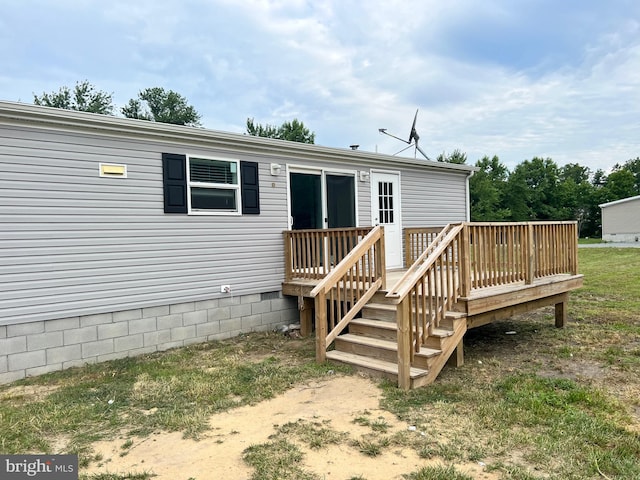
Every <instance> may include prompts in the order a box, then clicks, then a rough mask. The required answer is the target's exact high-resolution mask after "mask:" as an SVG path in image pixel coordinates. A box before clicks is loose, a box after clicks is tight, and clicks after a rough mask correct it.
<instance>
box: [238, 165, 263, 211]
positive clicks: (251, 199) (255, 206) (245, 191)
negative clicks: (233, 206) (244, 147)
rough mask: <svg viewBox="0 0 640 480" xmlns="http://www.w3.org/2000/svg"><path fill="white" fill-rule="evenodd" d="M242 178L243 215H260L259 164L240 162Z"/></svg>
mask: <svg viewBox="0 0 640 480" xmlns="http://www.w3.org/2000/svg"><path fill="white" fill-rule="evenodd" d="M240 177H241V179H242V186H241V188H242V213H243V214H244V215H247V214H248V215H258V214H260V188H259V181H258V163H257V162H240Z"/></svg>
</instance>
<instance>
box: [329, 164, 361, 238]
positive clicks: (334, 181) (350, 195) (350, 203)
mask: <svg viewBox="0 0 640 480" xmlns="http://www.w3.org/2000/svg"><path fill="white" fill-rule="evenodd" d="M325 182H326V186H327V227H328V228H345V227H355V226H356V187H355V178H354V177H353V176H348V175H333V174H327V175H326V176H325Z"/></svg>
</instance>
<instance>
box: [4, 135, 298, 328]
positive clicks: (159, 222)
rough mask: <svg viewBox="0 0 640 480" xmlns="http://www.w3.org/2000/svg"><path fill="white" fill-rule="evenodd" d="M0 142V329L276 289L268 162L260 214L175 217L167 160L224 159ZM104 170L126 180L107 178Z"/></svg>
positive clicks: (279, 208) (22, 138) (280, 192)
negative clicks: (103, 165)
mask: <svg viewBox="0 0 640 480" xmlns="http://www.w3.org/2000/svg"><path fill="white" fill-rule="evenodd" d="M0 142H2V146H3V147H2V150H1V152H0V223H1V224H2V233H1V234H0V239H1V240H2V248H1V249H0V305H1V306H2V308H1V309H0V322H2V323H16V322H24V321H36V320H43V319H51V318H62V317H69V316H74V315H87V314H93V313H102V312H105V311H115V310H126V309H128V308H140V307H146V306H153V305H157V304H167V303H178V302H184V301H192V300H199V299H204V298H211V297H216V296H217V297H220V296H221V294H220V285H222V284H230V285H231V286H232V293H233V294H234V295H239V294H247V293H256V292H268V291H275V290H279V289H280V284H281V281H282V276H283V271H284V266H283V257H282V235H281V232H282V231H283V230H285V229H286V228H287V221H286V219H287V215H286V181H285V176H284V175H281V176H279V177H272V176H271V175H269V171H268V169H269V168H268V167H269V165H268V164H266V163H263V164H260V167H259V176H260V206H261V215H245V216H209V215H207V216H187V215H170V214H165V213H164V211H163V186H162V162H161V153H162V152H163V151H171V152H172V153H186V152H187V151H188V153H191V154H201V155H209V156H211V155H215V154H216V153H218V152H213V151H211V150H203V149H201V148H190V149H185V148H183V147H174V148H173V149H172V148H171V147H169V146H166V145H154V144H150V143H144V142H142V143H141V142H132V141H122V140H116V141H114V140H109V141H105V139H104V138H96V137H88V136H84V135H72V134H69V133H65V134H61V133H51V132H36V131H29V132H27V131H24V130H22V129H11V130H9V131H7V130H3V131H2V134H1V136H0ZM224 156H226V157H230V158H239V159H250V160H254V159H253V158H247V157H246V156H238V155H234V156H229V155H228V154H225V155H224ZM100 162H111V163H123V164H126V165H127V168H128V172H127V173H128V178H104V177H100V176H99V174H98V173H99V163H100ZM272 185H273V186H272ZM247 272H250V274H247Z"/></svg>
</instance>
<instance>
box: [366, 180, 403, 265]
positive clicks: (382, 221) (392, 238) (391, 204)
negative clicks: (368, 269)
mask: <svg viewBox="0 0 640 480" xmlns="http://www.w3.org/2000/svg"><path fill="white" fill-rule="evenodd" d="M371 221H372V223H373V225H383V226H384V238H385V257H386V263H387V268H402V222H401V220H400V175H399V174H396V173H377V172H372V173H371Z"/></svg>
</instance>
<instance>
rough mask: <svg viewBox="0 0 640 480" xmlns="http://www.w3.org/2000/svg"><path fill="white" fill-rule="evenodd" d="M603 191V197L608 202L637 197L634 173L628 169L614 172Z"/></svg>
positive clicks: (608, 177) (608, 178)
mask: <svg viewBox="0 0 640 480" xmlns="http://www.w3.org/2000/svg"><path fill="white" fill-rule="evenodd" d="M603 190H604V195H603V197H604V200H605V201H606V202H613V201H614V200H620V199H622V198H627V197H633V196H635V195H637V192H636V188H635V178H634V176H633V172H631V171H630V170H627V169H626V168H621V169H619V170H614V171H613V172H611V173H610V174H609V176H607V182H606V183H605V185H604V189H603Z"/></svg>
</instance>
